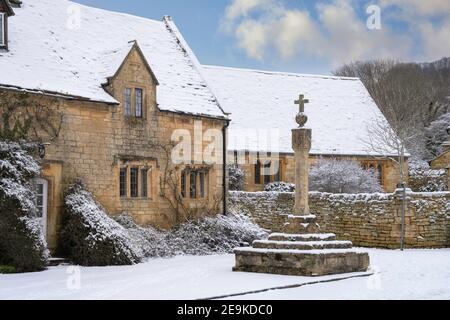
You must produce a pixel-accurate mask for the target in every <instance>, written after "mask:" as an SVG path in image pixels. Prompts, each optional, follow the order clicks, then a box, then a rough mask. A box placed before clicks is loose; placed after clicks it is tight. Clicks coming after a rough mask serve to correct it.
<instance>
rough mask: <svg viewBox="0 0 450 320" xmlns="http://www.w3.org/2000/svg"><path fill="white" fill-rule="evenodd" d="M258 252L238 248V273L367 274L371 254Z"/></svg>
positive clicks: (296, 274)
mask: <svg viewBox="0 0 450 320" xmlns="http://www.w3.org/2000/svg"><path fill="white" fill-rule="evenodd" d="M321 251H322V252H305V251H301V250H288V251H283V250H264V249H263V250H258V249H253V248H247V249H245V248H244V249H237V250H236V251H235V253H236V267H234V268H233V271H237V272H256V273H270V274H281V275H291V276H325V275H331V274H340V273H351V272H364V271H367V269H368V268H369V255H368V254H367V253H362V252H357V251H352V250H341V251H338V250H321Z"/></svg>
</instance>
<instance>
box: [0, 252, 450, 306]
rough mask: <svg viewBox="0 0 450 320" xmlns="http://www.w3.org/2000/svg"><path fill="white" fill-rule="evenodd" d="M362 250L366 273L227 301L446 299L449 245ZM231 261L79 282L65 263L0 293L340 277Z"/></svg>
mask: <svg viewBox="0 0 450 320" xmlns="http://www.w3.org/2000/svg"><path fill="white" fill-rule="evenodd" d="M368 251H369V252H370V257H371V259H372V266H373V267H374V271H375V274H374V275H372V276H370V277H362V278H355V279H347V280H341V281H338V282H327V283H323V284H311V285H305V286H302V287H299V288H294V289H282V290H270V291H266V292H262V293H258V294H249V295H242V296H235V297H233V299H340V298H344V299H347V298H348V299H450V249H444V250H409V251H405V252H403V253H402V252H400V251H388V250H375V249H369V250H368ZM233 264H234V256H233V255H216V256H206V257H193V256H183V257H176V258H173V259H155V260H150V261H149V262H146V263H142V264H139V265H135V266H126V267H105V268H80V269H79V271H80V275H81V278H80V279H81V281H80V286H79V287H77V278H76V274H77V272H76V271H77V269H75V273H74V270H72V269H73V268H67V267H55V268H50V269H49V270H48V271H45V272H41V273H29V274H18V275H0V299H201V298H210V297H217V296H224V295H234V294H244V293H247V292H251V291H260V290H265V289H270V288H278V287H285V286H291V285H301V284H305V283H309V282H315V281H318V280H331V279H341V278H345V277H346V276H348V275H340V276H328V277H319V278H307V277H291V276H276V275H265V274H252V273H233V272H232V271H231V268H232V266H233ZM73 275H75V277H73ZM68 284H69V287H68ZM69 288H70V289H69Z"/></svg>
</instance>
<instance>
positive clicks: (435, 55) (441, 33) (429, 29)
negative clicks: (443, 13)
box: [418, 20, 450, 60]
mask: <svg viewBox="0 0 450 320" xmlns="http://www.w3.org/2000/svg"><path fill="white" fill-rule="evenodd" d="M418 28H419V30H420V35H421V37H422V42H423V56H424V59H426V60H437V59H440V58H442V57H448V56H450V21H449V20H446V21H445V22H444V23H443V24H442V25H440V26H434V25H433V24H432V23H430V22H423V23H421V24H420V25H419V27H418Z"/></svg>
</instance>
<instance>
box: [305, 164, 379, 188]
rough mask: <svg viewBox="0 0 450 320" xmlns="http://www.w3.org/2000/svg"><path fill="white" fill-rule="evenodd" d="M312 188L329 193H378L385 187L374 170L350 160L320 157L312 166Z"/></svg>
mask: <svg viewBox="0 0 450 320" xmlns="http://www.w3.org/2000/svg"><path fill="white" fill-rule="evenodd" d="M309 183H310V190H311V191H319V192H327V193H376V192H382V191H383V189H382V187H381V185H380V181H379V179H378V174H377V173H376V172H375V171H374V170H365V169H363V168H362V167H361V166H360V165H359V164H358V163H357V162H354V161H350V160H337V159H320V160H319V161H318V163H317V164H316V165H315V166H313V167H312V168H311V172H310V177H309Z"/></svg>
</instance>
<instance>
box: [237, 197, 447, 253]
mask: <svg viewBox="0 0 450 320" xmlns="http://www.w3.org/2000/svg"><path fill="white" fill-rule="evenodd" d="M229 202H230V209H231V210H233V211H239V212H243V213H245V214H247V215H249V216H251V217H252V218H253V219H254V221H255V222H256V223H258V224H259V225H260V226H261V227H263V228H266V229H270V230H272V231H273V232H281V231H282V226H283V224H284V223H285V219H286V214H287V213H288V214H289V213H291V212H292V210H293V206H294V194H293V193H274V192H256V193H245V192H232V193H231V194H230V197H229ZM310 206H311V211H312V212H313V213H314V214H315V215H317V217H318V222H319V224H320V225H321V227H322V231H324V232H332V233H335V234H336V235H337V236H338V239H341V240H351V241H353V243H354V244H355V245H356V246H363V247H364V246H365V247H375V248H391V249H394V248H399V245H400V230H401V194H396V193H388V194H355V195H342V194H324V193H311V194H310ZM405 242H406V246H407V248H443V247H450V192H443V193H412V192H410V193H408V195H407V210H406V237H405Z"/></svg>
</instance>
